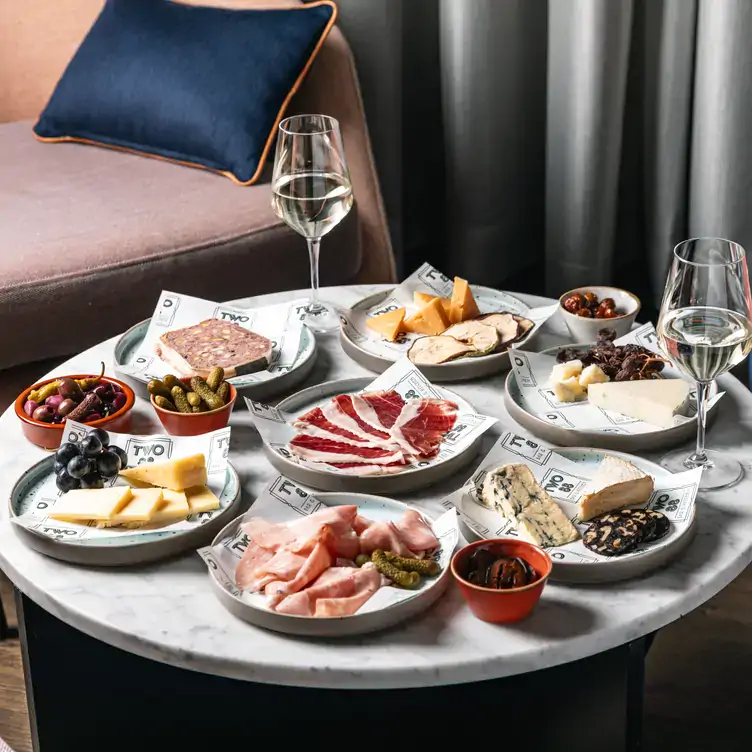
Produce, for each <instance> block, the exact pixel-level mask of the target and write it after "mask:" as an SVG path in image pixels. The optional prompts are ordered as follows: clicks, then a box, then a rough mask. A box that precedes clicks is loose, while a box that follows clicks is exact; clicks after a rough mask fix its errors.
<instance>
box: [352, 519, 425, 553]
mask: <svg viewBox="0 0 752 752" xmlns="http://www.w3.org/2000/svg"><path fill="white" fill-rule="evenodd" d="M355 519H356V521H357V519H358V517H356V518H355ZM394 526H395V527H396V528H397V531H398V532H399V535H400V538H401V539H402V541H403V542H404V544H405V545H406V546H407V547H408V548H409V549H410V550H411V551H414V552H416V553H417V552H418V551H433V549H435V548H438V547H439V541H438V539H437V538H436V536H435V535H434V534H433V530H431V528H430V526H429V524H428V523H427V522H426V521H425V520H424V519H423V516H422V515H421V514H420V512H418V511H416V510H415V509H406V510H405V512H404V513H403V515H402V518H401V519H399V520H397V522H395V523H394Z"/></svg>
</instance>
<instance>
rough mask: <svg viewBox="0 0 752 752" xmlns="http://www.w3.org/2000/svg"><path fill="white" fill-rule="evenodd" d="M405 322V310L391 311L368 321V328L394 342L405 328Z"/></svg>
mask: <svg viewBox="0 0 752 752" xmlns="http://www.w3.org/2000/svg"><path fill="white" fill-rule="evenodd" d="M416 294H417V293H416ZM404 321H405V309H404V308H398V309H397V310H396V311H389V312H388V313H382V314H381V315H380V316H374V317H373V318H372V319H368V321H366V326H367V327H368V328H369V329H372V330H373V331H374V332H376V333H377V334H380V335H381V336H382V337H383V338H384V339H388V340H389V341H390V342H394V340H395V339H397V335H398V334H399V333H400V330H401V329H402V328H403V326H402V325H403V324H404Z"/></svg>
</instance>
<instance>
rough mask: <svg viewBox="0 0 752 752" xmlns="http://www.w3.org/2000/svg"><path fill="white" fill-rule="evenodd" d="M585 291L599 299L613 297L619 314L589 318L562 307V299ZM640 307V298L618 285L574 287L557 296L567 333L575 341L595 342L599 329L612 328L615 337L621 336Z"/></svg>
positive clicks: (627, 329)
mask: <svg viewBox="0 0 752 752" xmlns="http://www.w3.org/2000/svg"><path fill="white" fill-rule="evenodd" d="M586 292H592V293H595V294H596V295H597V296H598V300H599V301H600V300H603V299H604V298H613V300H614V303H616V310H617V311H619V313H620V315H619V316H614V318H612V319H589V318H585V317H584V316H577V315H575V314H574V313H570V312H569V311H567V310H566V308H564V301H565V300H566V299H567V298H568V297H569V296H570V295H574V294H575V293H580V294H581V295H584V294H585V293H586ZM641 307H642V303H640V299H639V298H638V297H637V296H636V295H633V294H632V293H631V292H627V291H626V290H622V289H621V288H620V287H603V286H601V285H586V286H584V287H575V289H574V290H569V291H568V292H565V293H564V294H563V295H562V296H561V297H560V298H559V308H560V309H561V315H562V316H563V317H564V321H565V322H566V324H567V329H569V333H570V334H571V335H572V337H573V339H574V341H575V342H595V340H596V338H597V336H598V332H599V331H600V330H601V329H613V330H614V331H615V332H616V336H617V337H623V336H624V335H625V334H627V333H628V332H629V331H630V329H631V328H632V324H634V322H635V319H636V318H637V314H638V313H639V312H640V308H641Z"/></svg>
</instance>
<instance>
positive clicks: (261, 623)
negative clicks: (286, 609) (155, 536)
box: [209, 493, 456, 637]
mask: <svg viewBox="0 0 752 752" xmlns="http://www.w3.org/2000/svg"><path fill="white" fill-rule="evenodd" d="M316 500H317V501H319V502H320V503H321V504H323V505H326V506H339V505H341V504H354V505H355V506H357V507H358V508H359V511H360V513H361V514H362V515H363V516H364V517H368V518H369V519H371V520H374V521H380V520H383V521H387V520H398V519H399V518H400V517H402V513H403V512H404V511H405V510H406V509H410V507H408V506H407V505H405V504H401V503H400V502H398V501H393V500H392V499H386V498H383V497H380V496H366V495H363V494H356V493H317V494H316ZM421 514H422V515H423V517H424V519H425V520H426V522H428V523H429V524H430V525H432V526H433V523H434V520H433V519H432V518H431V517H429V516H428V515H427V514H425V513H424V512H421ZM246 516H247V515H246ZM241 521H242V518H241V517H239V518H237V519H235V520H233V521H232V522H230V523H229V524H228V525H227V526H226V527H225V528H224V530H222V531H221V532H220V533H219V534H218V535H217V537H216V538H215V539H214V541H213V543H212V546H217V545H219V544H220V543H221V541H222V540H223V539H226V538H232V536H234V535H235V533H236V532H237V528H238V525H239V524H240V522H241ZM455 535H456V533H455ZM453 548H454V547H453ZM450 553H451V552H450ZM209 577H210V579H211V583H212V586H213V587H214V592H215V593H216V595H217V597H218V598H219V600H220V602H221V603H222V605H224V607H225V608H226V609H227V610H228V611H230V612H231V613H232V614H234V615H235V616H237V617H238V618H239V619H243V620H244V621H247V622H250V623H251V624H255V625H256V626H258V627H263V628H264V629H272V630H274V631H275V632H285V633H287V634H294V635H305V636H314V637H344V636H347V635H357V634H365V633H366V632H375V631H376V630H379V629H385V628H386V627H391V626H392V625H394V624H397V623H398V622H401V621H404V620H405V619H409V618H410V617H412V616H415V615H416V614H419V613H421V612H422V611H425V610H426V609H427V608H428V607H429V606H431V605H432V604H433V603H434V602H435V601H436V600H437V599H438V598H439V596H440V595H441V594H442V593H443V592H444V591H445V590H446V587H447V585H448V584H449V578H450V570H449V567H448V566H446V567H444V568H443V570H442V571H441V573H440V574H439V575H438V576H437V577H426V578H425V579H424V580H423V583H422V584H421V586H420V587H419V588H418V589H417V590H416V591H415V595H414V596H413V597H411V598H407V599H406V600H403V601H399V602H397V603H394V604H392V605H389V606H387V607H385V608H381V609H378V610H374V611H366V612H364V613H356V614H353V615H352V616H341V617H332V618H313V617H308V616H294V615H289V614H278V613H276V612H275V611H271V610H269V609H268V608H265V607H264V606H261V605H255V604H254V603H252V602H251V600H250V599H248V598H244V597H243V596H242V595H241V594H237V595H233V594H232V593H230V592H228V590H227V589H225V587H224V586H223V584H222V581H221V578H220V576H219V575H218V573H217V570H216V569H215V568H213V567H211V566H210V567H209Z"/></svg>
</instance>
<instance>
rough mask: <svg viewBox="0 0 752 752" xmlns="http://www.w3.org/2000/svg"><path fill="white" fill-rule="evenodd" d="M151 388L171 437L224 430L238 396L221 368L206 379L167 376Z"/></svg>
mask: <svg viewBox="0 0 752 752" xmlns="http://www.w3.org/2000/svg"><path fill="white" fill-rule="evenodd" d="M148 389H149V394H150V395H151V404H152V406H153V407H154V410H155V412H156V413H157V417H158V418H159V420H160V421H161V422H162V425H163V426H164V429H165V431H167V433H169V434H171V435H172V436H198V435H199V434H202V433H210V432H211V431H217V430H218V429H220V428H224V427H225V426H226V425H227V424H228V423H229V421H230V415H231V413H232V409H233V407H234V406H235V400H236V399H237V397H238V392H237V390H236V389H235V387H234V386H233V385H232V384H230V382H229V381H225V374H224V370H223V369H221V368H214V369H213V370H212V371H211V372H210V373H209V374H208V375H207V376H206V378H204V377H203V376H184V377H177V376H173V375H172V374H168V375H167V376H165V377H163V378H161V379H152V380H151V381H150V382H149V385H148Z"/></svg>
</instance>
